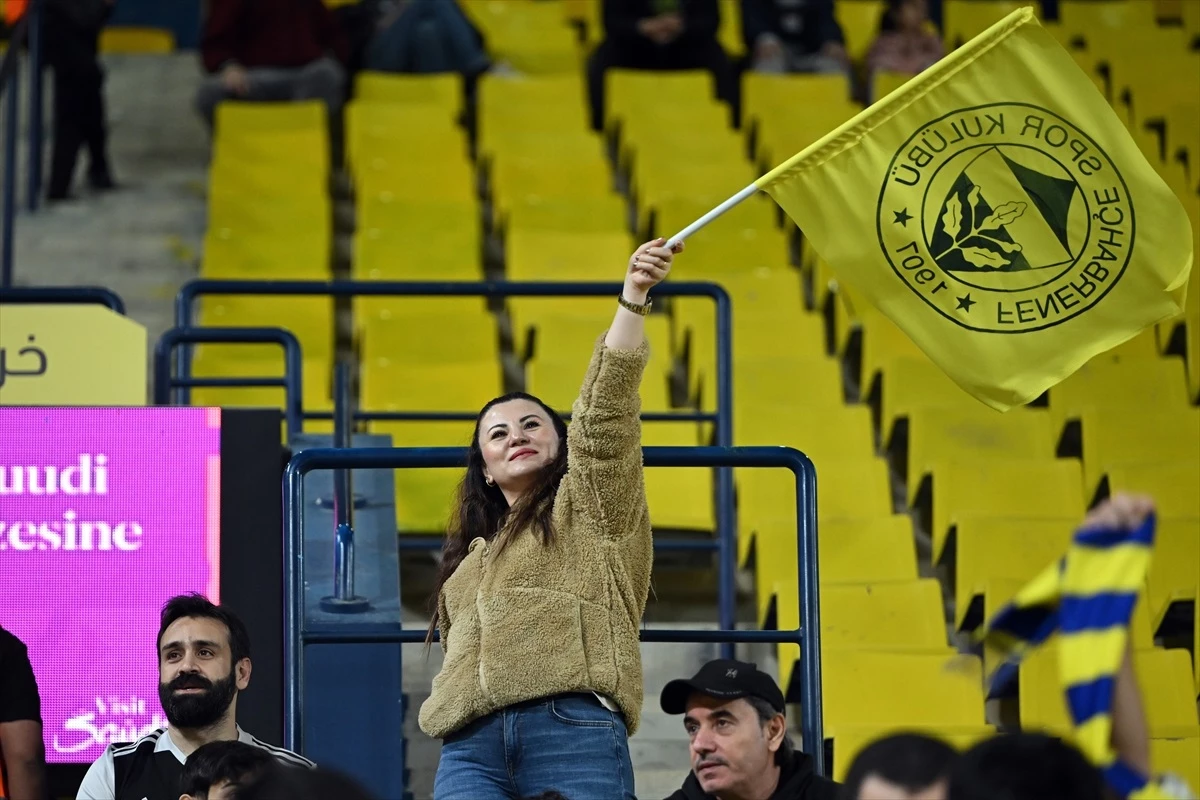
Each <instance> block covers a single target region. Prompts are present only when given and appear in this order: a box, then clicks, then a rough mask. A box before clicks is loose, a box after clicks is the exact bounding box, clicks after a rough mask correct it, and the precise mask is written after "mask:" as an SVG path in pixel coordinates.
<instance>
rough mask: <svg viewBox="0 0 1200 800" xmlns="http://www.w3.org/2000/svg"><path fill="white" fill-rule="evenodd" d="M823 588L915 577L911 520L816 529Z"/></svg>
mask: <svg viewBox="0 0 1200 800" xmlns="http://www.w3.org/2000/svg"><path fill="white" fill-rule="evenodd" d="M817 531H818V536H817V545H818V547H819V548H820V563H819V567H820V573H819V574H820V578H821V583H822V584H829V585H832V584H839V583H887V582H891V581H911V580H916V577H917V555H916V547H915V545H914V542H913V529H912V519H911V518H910V517H909V516H908V515H906V514H892V515H891V516H888V517H879V518H877V519H869V520H861V519H859V520H851V519H830V520H825V521H823V522H821V524H820V525H819V526H818V528H817Z"/></svg>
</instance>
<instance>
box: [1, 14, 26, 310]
mask: <svg viewBox="0 0 1200 800" xmlns="http://www.w3.org/2000/svg"><path fill="white" fill-rule="evenodd" d="M10 46H11V47H12V48H14V50H19V48H20V46H21V40H20V39H19V38H17V37H13V40H12V42H11V44H10ZM8 55H9V56H10V57H11V58H12V66H11V68H10V69H11V72H10V75H11V77H10V79H9V82H8V86H7V87H5V86H4V84H3V82H2V81H0V92H3V91H4V90H5V88H7V89H8V95H7V96H6V97H5V98H4V197H3V199H2V200H0V203H3V208H2V209H0V217H3V219H2V220H0V286H12V285H13V239H14V236H15V234H16V231H15V230H14V226H15V225H16V215H17V111H18V108H19V103H18V97H19V95H20V89H21V82H20V73H21V70H20V61H19V59H20V54H19V52H10V53H9V54H8Z"/></svg>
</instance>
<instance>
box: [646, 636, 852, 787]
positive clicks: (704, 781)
mask: <svg viewBox="0 0 1200 800" xmlns="http://www.w3.org/2000/svg"><path fill="white" fill-rule="evenodd" d="M660 703H661V705H662V710H663V711H665V712H667V713H668V714H683V715H684V717H683V727H684V729H685V730H686V731H687V734H688V738H689V739H690V740H691V747H690V750H691V760H692V772H691V774H690V775H688V776H687V780H685V781H684V782H683V787H682V788H681V789H680V790H679V791H677V792H675V794H673V795H671V796H670V797H669V798H667V800H837V796H838V784H836V783H834V782H833V781H831V780H828V779H826V778H822V777H821V776H819V775H816V774H815V773H814V772H813V764H812V759H811V758H809V757H808V756H807V755H805V754H804V753H801V752H800V751H799V750H797V749H796V748H795V746H794V745H793V744H792V740H791V738H790V737H789V736H788V733H787V720H786V719H785V718H784V713H785V706H784V700H783V692H781V691H780V690H779V686H778V685H777V684H776V683H775V680H774V679H773V678H772V677H771V676H770V675H767V674H766V673H765V672H762V671H760V670H759V669H758V667H757V666H756V665H754V664H748V663H746V662H743V661H733V660H725V659H718V660H716V661H710V662H708V663H707V664H705V665H704V666H703V667H701V668H700V671H699V672H697V673H696V674H695V676H693V677H692V678H690V679H686V680H684V679H680V680H674V681H671V682H670V683H668V684H667V685H666V686H665V687H664V688H663V691H662V697H661V700H660Z"/></svg>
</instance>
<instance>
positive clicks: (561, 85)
mask: <svg viewBox="0 0 1200 800" xmlns="http://www.w3.org/2000/svg"><path fill="white" fill-rule="evenodd" d="M547 108H553V109H554V113H553V114H546V113H544V111H545V109H547ZM533 117H536V118H537V119H538V124H537V131H536V132H537V133H542V134H547V135H555V136H564V137H570V138H582V137H585V136H594V134H592V133H591V131H590V130H589V129H588V122H587V105H586V104H585V102H584V93H583V81H581V80H580V79H579V76H577V75H537V76H532V75H520V76H508V75H495V74H488V75H484V76H483V77H482V78H480V80H479V121H478V129H477V131H476V134H477V136H478V137H479V151H480V154H481V155H484V156H490V155H492V154H494V153H496V152H499V151H502V150H503V149H504V142H505V140H506V139H507V138H508V137H509V136H511V135H513V134H518V135H519V134H521V133H530V132H531V131H530V125H529V120H530V119H531V118H533ZM550 153H553V154H555V155H557V154H558V153H559V150H558V149H557V148H556V149H554V150H548V151H547V154H550Z"/></svg>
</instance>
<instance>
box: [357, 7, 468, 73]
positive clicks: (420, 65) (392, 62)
mask: <svg viewBox="0 0 1200 800" xmlns="http://www.w3.org/2000/svg"><path fill="white" fill-rule="evenodd" d="M383 5H384V8H383V9H382V14H381V16H380V18H379V20H378V23H377V25H376V31H375V34H374V36H372V37H371V41H370V43H369V44H368V45H367V49H366V53H365V54H364V57H363V66H364V68H365V69H369V70H375V71H377V72H403V73H417V74H421V73H431V72H433V73H437V72H457V73H459V74H461V75H463V77H464V78H466V79H467V80H474V79H475V78H478V77H479V76H480V75H481V74H483V72H484V71H486V70H487V68H488V66H489V65H490V61H489V59H488V56H487V53H486V52H485V51H484V49H483V37H482V36H481V35H480V33H479V31H478V30H477V29H476V28H475V26H474V25H472V24H471V21H470V20H469V19H467V16H466V14H464V13H463V11H462V8H460V7H459V5H458V3H457V2H456V0H392V2H390V3H385V4H383Z"/></svg>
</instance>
